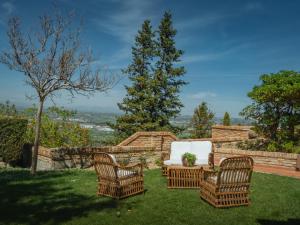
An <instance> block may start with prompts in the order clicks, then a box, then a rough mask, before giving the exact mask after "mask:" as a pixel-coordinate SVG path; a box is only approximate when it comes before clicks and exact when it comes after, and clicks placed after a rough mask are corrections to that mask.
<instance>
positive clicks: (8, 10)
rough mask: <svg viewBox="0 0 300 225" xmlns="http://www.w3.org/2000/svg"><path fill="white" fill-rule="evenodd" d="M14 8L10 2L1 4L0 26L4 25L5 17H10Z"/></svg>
mask: <svg viewBox="0 0 300 225" xmlns="http://www.w3.org/2000/svg"><path fill="white" fill-rule="evenodd" d="M15 10H16V7H15V6H14V4H13V3H12V2H10V1H6V2H3V3H2V4H1V5H0V24H2V25H4V24H5V23H6V20H7V17H9V16H11V15H12V14H13V13H14V11H15Z"/></svg>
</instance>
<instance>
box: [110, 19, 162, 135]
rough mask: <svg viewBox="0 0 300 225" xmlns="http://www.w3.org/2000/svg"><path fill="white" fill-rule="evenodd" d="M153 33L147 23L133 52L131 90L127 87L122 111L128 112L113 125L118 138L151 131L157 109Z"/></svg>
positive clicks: (139, 32) (147, 21) (128, 73)
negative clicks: (153, 78)
mask: <svg viewBox="0 0 300 225" xmlns="http://www.w3.org/2000/svg"><path fill="white" fill-rule="evenodd" d="M153 38H154V32H153V31H152V26H151V23H150V21H149V20H146V21H144V23H143V25H142V28H141V30H139V31H138V35H137V36H136V38H135V46H134V47H133V48H132V62H131V64H130V65H129V66H128V68H127V69H125V70H123V73H124V74H127V75H128V77H129V79H130V81H131V82H132V85H131V86H126V87H125V88H126V90H127V94H126V97H125V98H124V99H123V101H122V103H119V104H118V106H119V108H120V109H121V110H122V111H124V112H125V114H124V115H122V116H120V117H118V118H117V121H116V125H111V126H112V127H113V128H114V129H115V130H116V131H117V132H118V133H119V134H121V135H122V134H123V135H124V136H129V135H131V134H132V133H134V132H136V131H137V130H152V129H155V127H157V125H155V121H154V115H153V114H154V112H155V111H156V110H155V108H156V105H155V102H154V97H152V74H151V72H152V70H153V68H152V59H153V57H154V54H155V52H154V51H155V42H154V39H153Z"/></svg>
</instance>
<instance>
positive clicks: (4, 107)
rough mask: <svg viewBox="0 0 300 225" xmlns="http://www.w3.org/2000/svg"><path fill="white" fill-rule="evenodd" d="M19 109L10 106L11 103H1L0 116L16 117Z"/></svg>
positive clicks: (12, 105)
mask: <svg viewBox="0 0 300 225" xmlns="http://www.w3.org/2000/svg"><path fill="white" fill-rule="evenodd" d="M16 115H17V109H16V106H15V105H14V104H10V102H9V101H6V102H5V103H4V104H3V103H0V116H16Z"/></svg>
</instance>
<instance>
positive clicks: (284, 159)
mask: <svg viewBox="0 0 300 225" xmlns="http://www.w3.org/2000/svg"><path fill="white" fill-rule="evenodd" d="M249 130H250V129H249V127H244V128H242V127H239V128H238V129H237V128H236V126H234V127H233V129H231V128H230V127H226V128H220V127H218V128H216V129H213V138H206V139H183V140H180V141H195V140H210V141H212V142H213V144H214V151H215V158H214V160H215V163H216V164H218V163H219V161H220V159H221V158H224V157H230V156H241V155H249V156H251V157H252V158H253V159H254V162H255V164H257V165H265V166H266V165H267V166H276V167H283V168H287V169H293V170H294V169H295V168H296V162H297V157H298V155H297V154H292V153H281V152H267V151H248V150H240V149H238V148H237V147H236V144H237V142H239V141H241V140H245V139H248V138H249ZM216 131H217V133H218V134H214V132H216ZM222 132H223V134H224V135H221V133H222ZM234 134H237V136H236V137H235V136H234ZM246 134H247V135H246ZM175 140H179V139H177V137H176V136H175V135H174V134H172V133H170V132H137V133H135V134H134V135H132V136H131V137H129V138H128V139H126V140H124V141H122V142H121V143H120V144H118V145H117V146H110V147H99V148H53V149H48V148H43V147H40V150H39V160H38V169H62V168H72V167H79V168H87V167H89V166H91V155H92V154H93V153H97V152H108V153H111V154H114V155H115V156H116V158H117V160H118V161H119V162H124V161H128V160H129V159H130V162H131V163H137V162H140V161H141V159H146V162H147V164H148V166H149V168H155V167H157V165H156V164H157V162H158V161H159V160H160V159H161V158H162V156H163V155H164V154H169V152H170V146H171V142H172V141H175Z"/></svg>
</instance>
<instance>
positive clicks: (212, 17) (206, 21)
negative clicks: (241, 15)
mask: <svg viewBox="0 0 300 225" xmlns="http://www.w3.org/2000/svg"><path fill="white" fill-rule="evenodd" d="M227 16H228V15H226V14H221V13H218V14H216V13H211V14H207V15H204V16H199V17H193V18H187V19H185V20H182V21H179V22H177V23H175V27H176V29H178V30H183V29H198V28H203V27H207V26H209V25H212V24H215V23H217V22H219V21H221V20H222V19H224V18H225V17H227Z"/></svg>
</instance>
